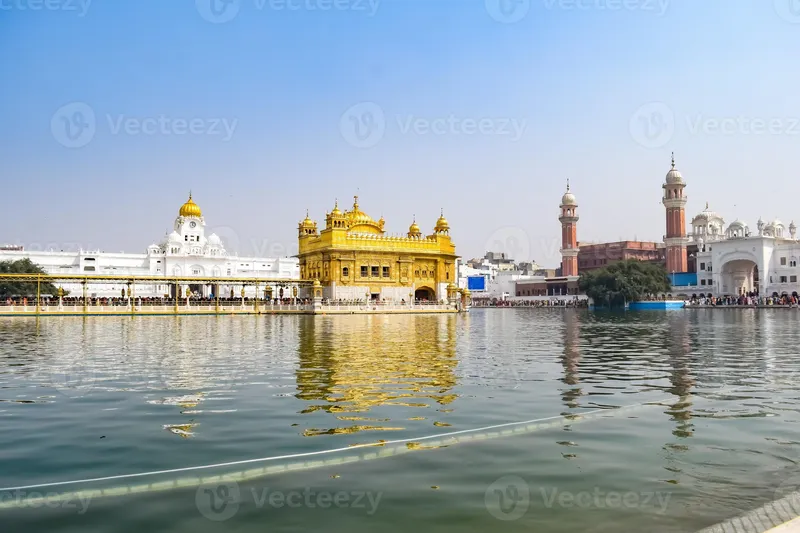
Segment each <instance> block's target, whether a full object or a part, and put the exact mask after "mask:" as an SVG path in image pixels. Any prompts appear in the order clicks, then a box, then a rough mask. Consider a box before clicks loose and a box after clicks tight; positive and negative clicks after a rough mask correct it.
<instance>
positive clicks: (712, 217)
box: [692, 203, 724, 224]
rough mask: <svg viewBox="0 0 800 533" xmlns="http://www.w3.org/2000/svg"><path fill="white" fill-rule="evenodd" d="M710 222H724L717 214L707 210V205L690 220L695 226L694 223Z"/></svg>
mask: <svg viewBox="0 0 800 533" xmlns="http://www.w3.org/2000/svg"><path fill="white" fill-rule="evenodd" d="M712 221H713V222H724V220H723V219H722V217H721V216H720V215H719V213H717V212H716V211H712V210H711V209H709V208H708V203H706V208H705V209H703V210H702V211H701V212H700V213H698V214H697V215H695V217H694V218H693V219H692V224H695V222H699V223H702V222H712Z"/></svg>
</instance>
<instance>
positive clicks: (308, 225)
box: [300, 209, 314, 228]
mask: <svg viewBox="0 0 800 533" xmlns="http://www.w3.org/2000/svg"><path fill="white" fill-rule="evenodd" d="M300 227H301V228H313V227H314V221H313V220H311V218H310V217H309V216H308V209H306V218H305V219H304V220H303V221H302V222H301V223H300Z"/></svg>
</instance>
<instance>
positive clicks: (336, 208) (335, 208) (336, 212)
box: [331, 200, 342, 217]
mask: <svg viewBox="0 0 800 533" xmlns="http://www.w3.org/2000/svg"><path fill="white" fill-rule="evenodd" d="M331 215H333V216H335V217H340V216H342V211H341V210H340V209H339V200H336V204H335V205H334V206H333V211H331Z"/></svg>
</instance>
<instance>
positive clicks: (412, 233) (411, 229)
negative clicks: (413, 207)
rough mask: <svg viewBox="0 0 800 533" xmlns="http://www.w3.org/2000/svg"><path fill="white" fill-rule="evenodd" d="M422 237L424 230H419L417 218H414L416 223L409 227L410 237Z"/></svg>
mask: <svg viewBox="0 0 800 533" xmlns="http://www.w3.org/2000/svg"><path fill="white" fill-rule="evenodd" d="M420 235H422V230H421V229H419V224H417V217H416V216H415V217H414V221H413V222H412V223H411V225H410V226H409V227H408V236H409V237H419V236H420Z"/></svg>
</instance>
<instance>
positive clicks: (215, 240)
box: [208, 233, 222, 246]
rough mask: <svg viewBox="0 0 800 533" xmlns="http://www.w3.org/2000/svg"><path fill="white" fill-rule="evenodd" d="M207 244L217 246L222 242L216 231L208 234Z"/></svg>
mask: <svg viewBox="0 0 800 533" xmlns="http://www.w3.org/2000/svg"><path fill="white" fill-rule="evenodd" d="M208 244H209V245H211V246H219V245H221V244H222V239H220V238H219V235H217V234H216V233H212V234H211V235H209V236H208Z"/></svg>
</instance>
